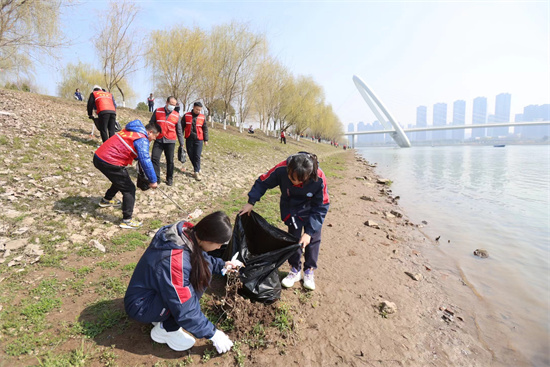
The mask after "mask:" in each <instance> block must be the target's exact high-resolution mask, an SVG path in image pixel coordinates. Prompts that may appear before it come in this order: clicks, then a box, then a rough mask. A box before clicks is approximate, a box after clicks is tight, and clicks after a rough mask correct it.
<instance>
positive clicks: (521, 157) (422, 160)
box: [357, 146, 550, 365]
mask: <svg viewBox="0 0 550 367" xmlns="http://www.w3.org/2000/svg"><path fill="white" fill-rule="evenodd" d="M461 149H465V150H466V151H460V150H461ZM492 149H493V148H492V147H485V148H480V147H476V148H471V147H435V148H432V147H430V148H427V147H420V148H412V149H410V150H405V149H403V150H397V149H365V148H362V149H360V150H357V153H358V154H359V155H360V156H362V157H364V158H365V159H367V160H368V161H369V162H371V163H377V167H376V172H377V174H378V175H380V176H382V177H388V178H390V179H392V181H393V184H392V189H393V193H394V194H396V195H399V196H400V197H401V201H400V205H401V206H402V207H403V209H404V210H405V211H406V212H407V213H408V214H409V216H410V218H411V220H412V221H413V222H414V223H420V222H421V221H422V220H426V221H427V222H428V224H427V225H426V226H424V228H422V229H421V230H422V232H423V233H424V234H426V236H427V237H428V238H431V239H435V238H436V237H437V236H440V237H441V240H440V241H439V242H438V243H437V246H436V247H435V249H437V250H438V251H428V254H427V255H428V257H429V258H431V259H434V261H438V262H439V261H442V262H443V263H447V264H449V265H450V266H452V267H455V268H456V269H457V271H458V272H461V273H463V274H464V276H463V279H464V281H465V283H469V284H470V288H471V289H472V291H473V292H474V293H478V294H479V295H480V296H481V299H480V300H482V301H484V302H485V303H487V305H488V307H489V308H490V309H492V310H493V312H492V313H493V316H491V315H490V314H487V315H485V319H488V318H494V321H496V322H498V323H500V324H502V325H503V326H504V327H505V329H507V331H506V333H507V334H508V335H509V336H510V338H511V340H512V341H513V344H514V345H515V346H516V348H517V349H519V350H521V351H522V352H524V353H525V354H526V356H527V357H528V358H529V360H530V361H531V362H532V363H533V365H541V364H543V365H544V364H547V363H549V362H550V357H549V355H548V350H547V345H548V341H549V340H550V339H549V330H548V322H546V321H545V320H547V319H548V313H547V310H548V296H545V295H548V294H549V291H548V285H547V283H546V284H545V281H544V280H545V279H548V274H549V273H548V263H547V260H546V261H545V259H548V245H546V247H545V246H544V243H548V242H547V241H546V242H545V241H544V238H545V235H544V233H545V231H546V232H547V231H548V228H544V227H545V225H544V223H545V219H544V218H545V213H544V207H546V208H548V204H547V202H545V200H547V194H546V197H545V194H544V192H545V187H546V188H547V187H548V181H547V178H546V177H547V175H548V173H545V172H539V171H537V169H539V170H541V171H544V170H547V169H546V168H545V167H548V158H547V157H548V156H547V155H544V154H545V153H547V150H548V147H547V146H539V147H534V146H529V147H520V146H517V147H515V149H511V150H507V151H503V150H498V149H494V150H493V151H491V150H492ZM521 149H527V151H523V152H522V151H521ZM495 151H498V152H503V153H505V154H506V155H505V156H503V153H496V152H495ZM541 153H542V155H543V158H542V161H541V160H540V159H539V161H536V162H535V161H534V160H535V159H534V158H531V157H533V156H535V157H536V156H537V155H538V156H539V157H540V156H541ZM508 166H509V167H510V168H509V169H507V168H506V167H508ZM529 169H531V171H529ZM536 172H539V173H536ZM529 205H531V206H529ZM546 211H547V209H546ZM518 215H520V216H521V217H518ZM547 215H548V214H546V216H547ZM533 216H534V217H533ZM533 218H536V220H533ZM525 223H527V224H528V225H529V226H530V227H527V224H525ZM537 223H538V224H537ZM533 228H535V229H533ZM484 247H486V248H487V249H488V250H489V253H490V257H489V258H488V259H479V258H477V257H475V256H473V254H472V252H473V250H475V249H476V248H484ZM451 259H453V261H450V260H451ZM453 263H454V264H453ZM545 310H546V311H545ZM484 322H487V320H485V321H483V322H482V323H484Z"/></svg>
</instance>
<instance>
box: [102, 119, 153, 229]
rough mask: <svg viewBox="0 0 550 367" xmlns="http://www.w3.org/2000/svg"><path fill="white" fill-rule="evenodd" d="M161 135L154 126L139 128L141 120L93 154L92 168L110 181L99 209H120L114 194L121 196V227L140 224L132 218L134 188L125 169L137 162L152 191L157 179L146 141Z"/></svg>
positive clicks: (126, 127) (139, 225) (137, 226)
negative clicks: (111, 207) (135, 160)
mask: <svg viewBox="0 0 550 367" xmlns="http://www.w3.org/2000/svg"><path fill="white" fill-rule="evenodd" d="M161 132H162V130H161V127H160V126H159V125H157V124H155V123H150V124H148V125H147V126H143V124H142V123H141V121H139V120H134V121H131V122H129V123H128V124H127V125H126V126H125V127H124V129H123V130H122V131H120V132H118V133H116V134H115V135H114V136H112V137H110V138H109V139H108V140H107V141H106V142H105V143H103V144H102V145H101V146H100V147H99V148H98V149H97V150H96V152H95V154H94V166H95V167H96V168H97V169H98V170H100V171H101V173H103V174H104V175H105V176H106V177H107V178H108V179H109V181H111V183H112V184H111V187H109V189H108V190H107V192H105V196H104V197H103V198H102V199H101V200H100V201H99V206H100V207H102V208H104V207H109V206H113V207H120V204H121V202H120V200H117V199H115V195H116V194H117V192H119V191H120V192H121V193H122V222H121V223H120V227H121V228H130V229H133V228H139V227H141V223H140V222H138V221H136V220H134V219H132V214H133V212H134V203H135V200H136V186H135V185H134V183H133V182H132V179H131V178H130V175H129V174H128V171H127V170H126V166H128V165H131V164H132V162H133V161H134V159H137V160H138V161H139V163H140V164H141V167H142V168H143V171H144V172H145V175H146V176H147V179H148V180H149V187H150V188H152V189H156V188H157V186H158V184H157V176H156V174H155V170H154V169H153V165H152V163H151V159H150V157H149V142H150V141H153V140H155V139H156V138H157V136H158V135H159V134H160V133H161Z"/></svg>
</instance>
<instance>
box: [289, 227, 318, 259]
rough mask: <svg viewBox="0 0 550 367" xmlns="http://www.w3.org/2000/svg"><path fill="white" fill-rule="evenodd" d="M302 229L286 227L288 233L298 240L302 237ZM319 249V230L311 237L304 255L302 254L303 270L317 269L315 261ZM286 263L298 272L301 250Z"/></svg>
mask: <svg viewBox="0 0 550 367" xmlns="http://www.w3.org/2000/svg"><path fill="white" fill-rule="evenodd" d="M302 229H303V227H298V228H295V227H294V226H289V227H288V233H290V234H291V235H293V236H295V237H296V238H300V237H301V236H302ZM320 247H321V230H319V231H318V232H315V233H314V234H313V236H311V241H310V242H309V245H307V246H306V253H305V254H304V259H305V261H304V269H306V270H307V269H317V259H318V258H319V248H320ZM288 263H289V264H290V266H292V267H293V268H295V269H297V270H300V269H302V249H301V248H299V249H298V250H296V252H295V253H294V254H292V256H291V257H290V258H289V259H288Z"/></svg>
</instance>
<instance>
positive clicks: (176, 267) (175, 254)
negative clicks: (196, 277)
mask: <svg viewBox="0 0 550 367" xmlns="http://www.w3.org/2000/svg"><path fill="white" fill-rule="evenodd" d="M170 281H171V283H172V287H173V288H174V291H176V294H177V295H178V298H179V300H180V303H185V302H186V301H187V300H189V298H191V291H190V290H189V287H185V286H184V285H183V281H184V279H183V250H181V249H174V250H172V253H171V254H170Z"/></svg>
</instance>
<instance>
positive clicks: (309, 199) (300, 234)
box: [240, 152, 329, 290]
mask: <svg viewBox="0 0 550 367" xmlns="http://www.w3.org/2000/svg"><path fill="white" fill-rule="evenodd" d="M276 186H279V188H280V189H281V199H280V209H281V220H282V221H283V222H284V223H285V224H286V225H287V226H288V232H289V233H290V234H292V235H293V236H295V237H296V238H299V239H300V243H301V244H302V248H299V249H298V250H296V252H295V253H294V254H293V255H292V256H291V257H290V258H289V259H288V263H289V264H290V266H291V269H290V272H289V273H288V275H287V276H286V277H285V278H284V279H283V280H282V282H281V284H282V285H283V286H284V287H287V288H289V287H292V286H293V285H294V283H295V282H297V281H300V280H301V279H302V273H301V268H302V263H301V257H302V252H304V250H305V254H304V258H305V262H304V269H305V271H304V287H305V288H306V289H309V290H314V289H315V279H314V277H313V271H314V270H315V269H317V260H318V258H319V248H320V246H321V227H322V226H323V222H324V220H325V216H326V214H327V212H328V208H329V196H328V189H327V179H326V177H325V174H324V173H323V171H322V170H321V169H320V168H319V163H318V161H317V156H315V155H314V154H310V153H306V152H300V153H297V154H294V155H291V156H290V157H288V158H287V159H286V160H284V161H282V162H281V163H279V164H278V165H276V166H275V167H273V168H272V169H270V170H269V171H267V172H266V173H264V174H263V175H261V176H260V177H259V178H258V179H257V180H256V182H255V183H254V185H253V186H252V189H251V190H250V192H249V193H248V203H247V204H245V205H244V207H243V208H242V210H241V211H240V215H244V214H247V213H248V215H250V212H251V211H252V208H253V206H254V204H255V203H256V202H258V201H260V198H261V197H262V196H263V195H264V194H265V192H266V191H267V189H272V188H274V187H276Z"/></svg>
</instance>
